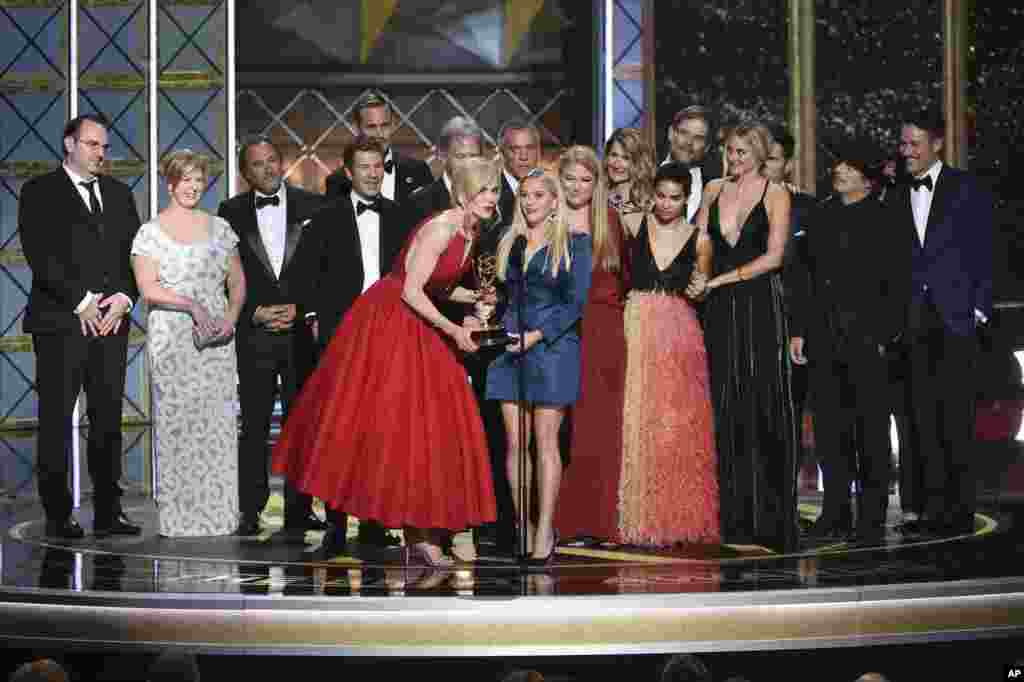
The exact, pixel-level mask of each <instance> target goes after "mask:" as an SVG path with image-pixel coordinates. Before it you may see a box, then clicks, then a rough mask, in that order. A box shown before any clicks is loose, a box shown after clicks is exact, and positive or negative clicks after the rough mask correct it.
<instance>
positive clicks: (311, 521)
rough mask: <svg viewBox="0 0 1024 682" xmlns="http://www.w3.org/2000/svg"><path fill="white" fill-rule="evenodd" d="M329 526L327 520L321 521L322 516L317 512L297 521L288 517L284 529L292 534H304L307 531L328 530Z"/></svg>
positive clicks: (288, 533)
mask: <svg viewBox="0 0 1024 682" xmlns="http://www.w3.org/2000/svg"><path fill="white" fill-rule="evenodd" d="M329 526H330V524H328V523H327V522H326V521H321V520H320V517H318V516H317V515H316V514H309V515H308V516H306V517H304V518H301V519H299V520H298V521H295V522H292V521H289V520H288V519H287V518H286V519H285V522H284V526H283V527H282V530H283V531H284V532H285V533H286V534H287V535H290V536H303V535H305V534H306V531H310V530H327V529H328V527H329Z"/></svg>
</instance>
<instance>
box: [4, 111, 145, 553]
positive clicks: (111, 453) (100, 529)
mask: <svg viewBox="0 0 1024 682" xmlns="http://www.w3.org/2000/svg"><path fill="white" fill-rule="evenodd" d="M63 145H64V164H63V166H62V167H61V168H58V169H57V170H55V171H52V172H50V173H47V174H45V175H42V176H40V177H38V178H34V179H32V180H29V181H28V182H27V183H25V186H24V187H22V190H21V197H20V201H19V204H18V231H19V234H20V236H21V245H22V248H23V249H24V252H25V258H26V259H27V260H28V265H29V268H30V269H31V270H32V290H31V292H30V293H29V298H28V308H27V311H26V313H25V322H24V328H25V331H27V332H29V333H30V334H32V343H33V346H34V348H35V352H36V387H37V389H38V392H39V446H38V462H37V471H38V477H39V496H40V497H41V498H42V503H43V509H44V510H45V512H46V533H47V535H51V536H56V537H61V538H69V539H75V538H80V537H83V535H84V532H83V530H82V527H81V526H80V525H78V522H77V521H76V520H75V519H74V517H73V516H72V514H71V512H72V497H71V491H70V490H69V488H68V445H69V443H70V442H71V437H72V436H71V434H72V431H71V426H72V424H71V420H72V414H73V411H74V406H75V401H76V400H77V399H78V394H79V392H80V391H81V390H82V389H83V388H84V389H85V395H86V399H87V403H88V416H89V446H88V461H89V473H90V476H91V477H92V482H93V491H94V492H93V507H94V512H95V515H94V521H93V533H94V534H95V535H96V536H97V537H103V536H107V535H112V534H113V535H137V534H138V533H140V532H141V530H140V528H139V526H137V525H135V524H133V523H132V522H131V521H129V520H128V519H127V518H126V517H125V515H124V513H123V511H122V509H121V502H120V498H121V488H120V487H119V485H118V481H119V479H120V478H121V455H122V453H121V403H122V400H123V395H124V385H125V372H126V367H127V348H128V330H129V327H130V326H131V325H130V323H129V321H128V319H127V315H128V311H129V310H131V307H132V305H133V302H134V300H135V299H136V297H137V296H138V290H137V289H136V286H135V278H134V276H133V275H132V270H131V262H130V259H131V245H132V240H133V239H134V238H135V233H136V232H137V231H138V229H139V225H140V220H139V214H138V211H137V210H136V207H135V199H134V197H133V196H132V192H131V189H129V187H128V186H127V185H125V184H124V183H122V182H119V181H117V180H114V179H113V178H109V177H107V176H105V175H102V174H101V171H102V169H103V161H104V158H105V157H106V153H107V149H108V147H109V144H108V136H107V124H106V122H105V121H104V119H102V118H100V117H99V116H97V115H95V114H87V115H85V116H79V117H77V118H75V119H72V120H71V121H69V122H68V123H67V125H66V126H65V128H64V135H63Z"/></svg>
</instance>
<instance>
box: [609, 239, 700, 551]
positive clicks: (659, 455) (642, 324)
mask: <svg viewBox="0 0 1024 682" xmlns="http://www.w3.org/2000/svg"><path fill="white" fill-rule="evenodd" d="M696 244H697V230H694V231H693V234H692V235H691V236H690V238H689V240H688V241H687V242H686V244H685V245H684V246H683V247H682V248H681V249H680V250H679V253H677V254H676V256H675V258H674V259H673V260H672V262H671V263H669V265H668V266H667V267H666V268H665V269H664V270H662V269H660V268H659V267H658V264H657V262H656V261H655V259H654V254H653V253H652V250H651V246H650V237H649V235H648V229H647V220H646V219H645V220H644V222H643V223H641V225H640V230H639V231H638V233H637V236H636V238H635V239H633V240H632V242H631V245H630V247H631V256H630V262H631V270H632V273H631V276H632V288H631V290H630V293H629V299H628V301H627V303H626V313H625V320H626V385H625V410H624V414H623V428H622V430H623V451H622V472H621V478H620V483H619V533H620V535H621V538H622V540H623V541H624V542H628V543H633V544H642V545H671V544H673V543H676V542H701V543H718V541H719V512H718V463H717V459H716V456H715V443H714V431H713V428H714V423H713V419H712V410H711V396H710V386H709V381H708V365H707V356H706V354H705V350H704V334H703V332H702V331H701V327H700V323H699V321H698V319H697V313H696V311H695V310H694V308H693V306H692V305H691V303H690V301H689V300H688V299H687V298H685V296H684V292H685V290H686V287H687V285H688V284H689V282H690V277H691V275H692V273H693V270H694V267H695V266H696V259H697V255H696V254H697V247H696Z"/></svg>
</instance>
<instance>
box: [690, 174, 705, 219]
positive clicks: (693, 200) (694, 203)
mask: <svg viewBox="0 0 1024 682" xmlns="http://www.w3.org/2000/svg"><path fill="white" fill-rule="evenodd" d="M703 194H704V183H703V176H702V175H701V174H700V166H693V167H692V168H690V197H689V198H688V199H687V200H686V222H688V223H692V222H693V219H694V217H696V215H697V211H698V210H700V199H701V196H702V195H703Z"/></svg>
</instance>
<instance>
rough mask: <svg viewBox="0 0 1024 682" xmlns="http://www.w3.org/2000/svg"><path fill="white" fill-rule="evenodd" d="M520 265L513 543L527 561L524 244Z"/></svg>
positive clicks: (523, 566) (529, 413) (525, 287)
mask: <svg viewBox="0 0 1024 682" xmlns="http://www.w3.org/2000/svg"><path fill="white" fill-rule="evenodd" d="M520 239H523V241H526V240H525V238H524V237H520ZM520 263H521V268H520V273H521V274H520V282H521V283H522V284H521V285H520V291H519V302H518V304H517V305H518V311H517V314H518V316H519V347H520V353H519V401H518V402H519V404H518V407H519V411H518V416H519V439H518V445H519V452H518V453H517V454H518V460H517V465H518V467H519V490H517V491H515V494H516V495H518V499H519V518H518V519H517V521H518V523H519V533H518V538H516V540H517V542H518V545H519V547H518V549H519V556H520V557H521V558H523V559H525V558H526V557H528V556H529V543H528V538H527V534H528V533H529V527H530V524H529V520H530V510H529V508H528V506H527V501H528V500H529V494H528V493H529V490H530V485H531V483H532V481H527V480H526V471H527V466H526V465H527V458H528V457H529V456H530V446H529V445H528V442H527V438H526V434H527V428H528V427H529V426H530V425H531V422H532V420H531V419H530V416H532V412H533V408H532V407H530V408H528V407H527V405H528V403H527V400H526V351H525V349H524V346H525V337H526V327H525V324H524V320H525V313H526V295H527V292H528V288H527V284H526V265H527V263H526V245H525V244H524V245H523V251H522V255H521V260H520ZM525 567H526V564H525V562H520V569H521V570H522V569H525Z"/></svg>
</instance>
